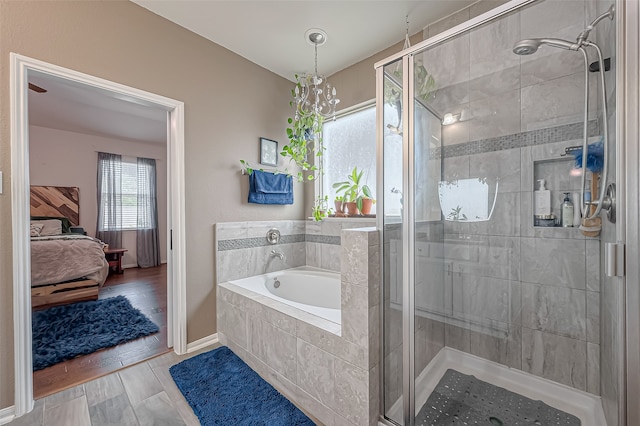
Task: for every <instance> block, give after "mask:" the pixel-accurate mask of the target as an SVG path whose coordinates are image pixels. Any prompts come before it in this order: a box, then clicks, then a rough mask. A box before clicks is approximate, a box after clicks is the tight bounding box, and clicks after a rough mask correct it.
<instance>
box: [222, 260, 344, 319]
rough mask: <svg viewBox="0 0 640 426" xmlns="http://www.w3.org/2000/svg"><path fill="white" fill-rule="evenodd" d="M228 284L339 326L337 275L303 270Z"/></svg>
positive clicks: (304, 268)
mask: <svg viewBox="0 0 640 426" xmlns="http://www.w3.org/2000/svg"><path fill="white" fill-rule="evenodd" d="M229 282H230V283H231V284H234V285H237V286H239V287H242V288H245V289H247V290H250V291H252V292H254V293H258V294H260V295H263V296H266V297H269V298H271V299H274V300H277V301H279V302H282V303H285V304H287V305H289V306H293V307H294V308H298V309H301V310H303V311H306V312H308V313H310V314H312V315H316V316H319V317H321V318H324V319H326V320H329V321H331V322H333V323H336V324H340V323H341V315H340V274H339V273H337V272H331V271H326V270H324V269H317V268H312V267H309V266H302V267H299V268H292V269H285V270H283V271H277V272H270V273H267V274H263V275H256V276H253V277H248V278H242V279H239V280H233V281H229ZM278 283H279V285H278Z"/></svg>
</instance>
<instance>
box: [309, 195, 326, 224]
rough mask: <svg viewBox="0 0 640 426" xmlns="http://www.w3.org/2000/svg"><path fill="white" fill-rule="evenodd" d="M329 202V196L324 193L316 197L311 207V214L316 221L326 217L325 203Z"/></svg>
mask: <svg viewBox="0 0 640 426" xmlns="http://www.w3.org/2000/svg"><path fill="white" fill-rule="evenodd" d="M328 203H329V196H328V195H325V196H324V197H318V198H316V200H315V202H314V203H313V208H312V209H311V214H312V215H313V219H314V220H315V221H316V222H319V221H321V220H322V219H323V218H325V217H327V214H328V212H327V205H328Z"/></svg>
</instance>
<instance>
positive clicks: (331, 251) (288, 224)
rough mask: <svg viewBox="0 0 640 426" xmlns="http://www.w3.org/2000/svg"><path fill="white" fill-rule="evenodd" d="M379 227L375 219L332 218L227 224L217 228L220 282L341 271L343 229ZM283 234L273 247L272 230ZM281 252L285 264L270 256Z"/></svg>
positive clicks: (217, 264)
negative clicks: (304, 269)
mask: <svg viewBox="0 0 640 426" xmlns="http://www.w3.org/2000/svg"><path fill="white" fill-rule="evenodd" d="M366 226H375V219H363V220H359V219H344V220H340V219H329V220H323V221H321V222H314V221H309V220H283V221H264V222H261V221H255V222H224V223H217V224H216V225H215V238H216V240H215V247H216V267H217V272H218V273H217V282H219V283H220V282H226V281H230V280H234V279H240V278H246V277H250V276H254V275H261V274H264V273H267V272H273V271H278V270H282V269H288V268H295V267H298V266H304V265H308V266H313V267H316V268H322V269H328V270H331V271H335V272H339V271H340V241H341V240H340V232H341V231H342V229H351V228H362V227H366ZM272 228H276V229H278V230H279V231H280V242H278V244H275V245H271V244H269V242H268V241H267V239H266V234H267V231H268V230H269V229H272ZM271 250H278V251H280V252H282V253H283V254H284V256H285V259H284V262H283V261H281V260H280V259H278V258H274V257H272V256H271V255H270V253H271Z"/></svg>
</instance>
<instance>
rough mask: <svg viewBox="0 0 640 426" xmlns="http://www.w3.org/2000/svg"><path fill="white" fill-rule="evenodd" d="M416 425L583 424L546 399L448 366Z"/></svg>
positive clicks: (418, 417)
mask: <svg viewBox="0 0 640 426" xmlns="http://www.w3.org/2000/svg"><path fill="white" fill-rule="evenodd" d="M415 424H416V425H418V426H432V425H487V426H502V425H505V426H506V425H509V426H531V425H533V426H539V425H540V426H542V425H558V426H580V420H579V419H578V418H577V417H575V416H573V415H571V414H568V413H565V412H564V411H561V410H558V409H556V408H553V407H551V406H550V405H547V404H545V403H544V402H542V401H534V400H533V399H530V398H527V397H524V396H522V395H519V394H517V393H515V392H511V391H508V390H506V389H504V388H501V387H499V386H495V385H492V384H491V383H487V382H484V381H482V380H479V379H477V378H476V377H474V376H472V375H466V374H462V373H460V372H458V371H456V370H453V369H448V370H447V371H446V372H445V373H444V375H443V376H442V379H440V382H439V383H438V385H437V386H436V388H435V389H434V391H433V392H432V393H431V395H430V396H429V399H428V400H427V402H426V403H425V404H424V405H423V406H422V408H421V409H420V412H419V413H418V415H417V416H416V422H415Z"/></svg>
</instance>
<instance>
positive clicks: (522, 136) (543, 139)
mask: <svg viewBox="0 0 640 426" xmlns="http://www.w3.org/2000/svg"><path fill="white" fill-rule="evenodd" d="M588 130H589V136H590V137H591V136H597V135H598V134H599V132H600V130H599V126H598V121H597V120H591V121H589V127H588ZM583 131H584V125H583V123H572V124H563V125H562V126H556V127H549V128H546V129H538V130H530V131H528V132H521V133H514V134H512V135H505V136H498V137H495V138H489V139H480V140H477V141H471V142H466V143H460V144H456V145H449V146H445V147H443V148H442V150H441V149H440V148H435V149H432V150H431V158H434V159H437V158H442V157H444V158H449V157H459V156H462V155H473V154H481V153H484V152H493V151H501V150H504V149H513V148H522V147H525V146H531V145H542V144H546V143H553V142H562V141H569V140H574V139H580V138H582V137H583V134H584V133H583Z"/></svg>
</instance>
